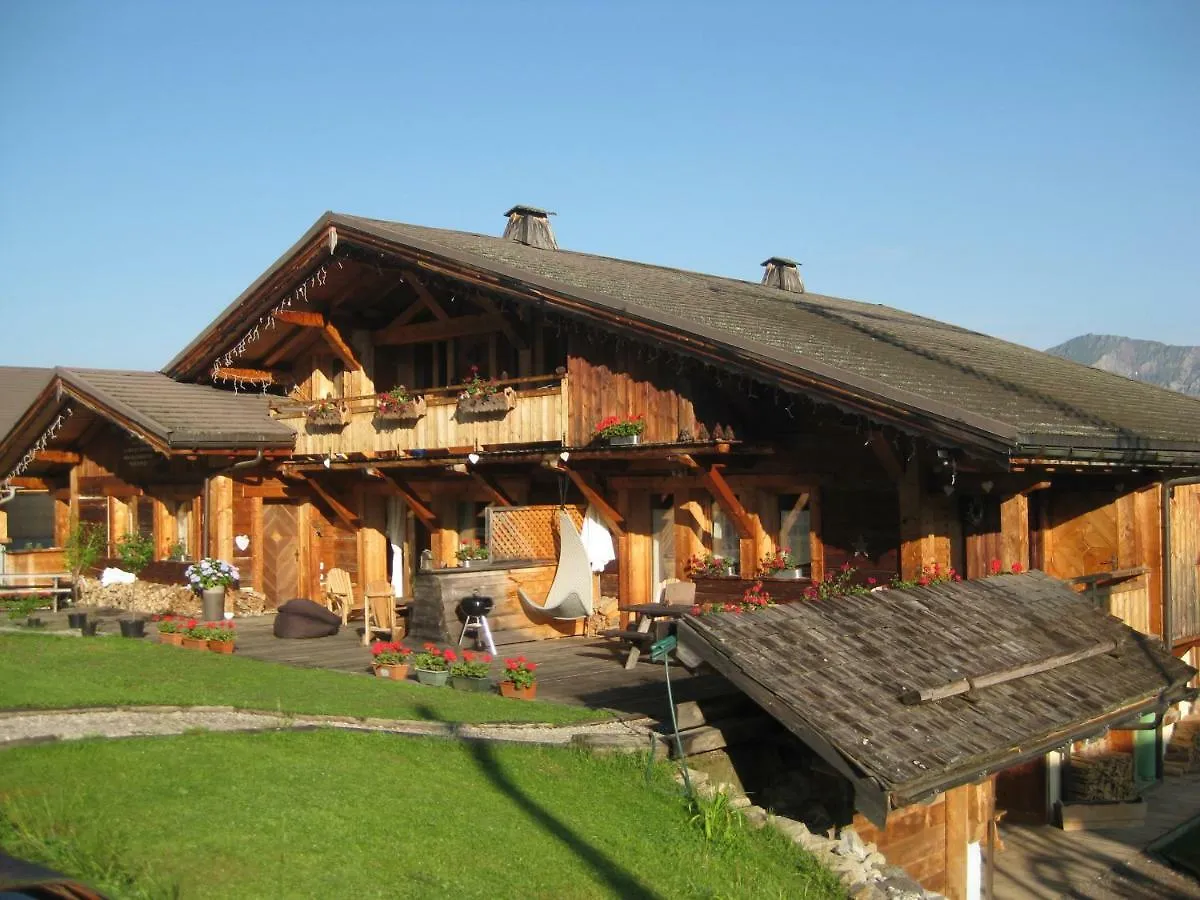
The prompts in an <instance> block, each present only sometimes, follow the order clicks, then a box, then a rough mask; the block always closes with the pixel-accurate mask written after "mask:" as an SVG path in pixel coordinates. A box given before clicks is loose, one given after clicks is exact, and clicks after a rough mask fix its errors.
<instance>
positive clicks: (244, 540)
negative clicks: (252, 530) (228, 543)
mask: <svg viewBox="0 0 1200 900" xmlns="http://www.w3.org/2000/svg"><path fill="white" fill-rule="evenodd" d="M233 543H234V546H235V547H237V548H238V549H239V550H241V551H242V552H243V553H244V552H246V549H247V548H248V547H249V546H250V535H248V534H239V535H238V536H237V537H235V538H234V539H233Z"/></svg>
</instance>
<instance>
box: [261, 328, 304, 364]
mask: <svg viewBox="0 0 1200 900" xmlns="http://www.w3.org/2000/svg"><path fill="white" fill-rule="evenodd" d="M315 340H317V332H316V331H313V330H312V329H308V328H301V329H300V330H299V331H294V332H292V333H291V334H290V335H288V336H287V337H286V338H284V339H283V340H282V341H281V342H280V343H279V345H278V346H276V347H275V349H274V350H272V351H271V352H270V354H269V355H268V356H267V358H266V359H264V360H263V363H262V365H263V368H264V369H270V368H271V367H272V366H274V365H276V364H277V363H279V362H281V361H282V360H284V359H286V358H287V357H289V356H291V355H292V354H293V353H296V352H297V351H299V350H301V349H302V348H303V347H304V345H305V344H308V343H311V342H312V341H315Z"/></svg>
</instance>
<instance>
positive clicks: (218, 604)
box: [200, 587, 225, 622]
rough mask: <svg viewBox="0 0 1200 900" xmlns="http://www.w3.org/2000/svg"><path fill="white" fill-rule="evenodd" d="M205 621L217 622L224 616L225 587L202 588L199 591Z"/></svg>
mask: <svg viewBox="0 0 1200 900" xmlns="http://www.w3.org/2000/svg"><path fill="white" fill-rule="evenodd" d="M200 598H201V600H202V602H203V613H202V615H203V617H204V621H205V622H219V621H221V620H222V619H223V618H225V588H223V587H215V588H204V590H202V591H201V592H200Z"/></svg>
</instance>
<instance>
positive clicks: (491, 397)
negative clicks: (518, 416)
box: [458, 389, 516, 416]
mask: <svg viewBox="0 0 1200 900" xmlns="http://www.w3.org/2000/svg"><path fill="white" fill-rule="evenodd" d="M515 403H516V398H515V396H514V395H513V392H512V390H511V389H505V390H503V391H497V392H496V393H494V394H472V395H471V396H470V397H459V398H458V414H459V415H460V416H464V415H466V416H488V415H496V414H503V413H507V412H508V411H509V410H510V409H512V408H513V406H514V405H515Z"/></svg>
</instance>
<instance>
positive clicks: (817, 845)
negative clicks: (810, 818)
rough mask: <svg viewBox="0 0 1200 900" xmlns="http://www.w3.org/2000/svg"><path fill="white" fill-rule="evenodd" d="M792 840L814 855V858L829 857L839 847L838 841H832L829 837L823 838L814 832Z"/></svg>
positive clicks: (800, 835)
mask: <svg viewBox="0 0 1200 900" xmlns="http://www.w3.org/2000/svg"><path fill="white" fill-rule="evenodd" d="M792 840H794V841H795V842H796V843H797V844H799V845H800V846H801V847H803V848H804V849H805V850H807V851H808V852H809V853H811V854H813V856H827V855H829V854H831V853H833V848H834V847H836V846H837V841H831V840H830V839H829V838H827V837H821V835H819V834H813V833H812V832H808V833H806V834H798V835H796V836H795V837H794V838H792Z"/></svg>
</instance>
